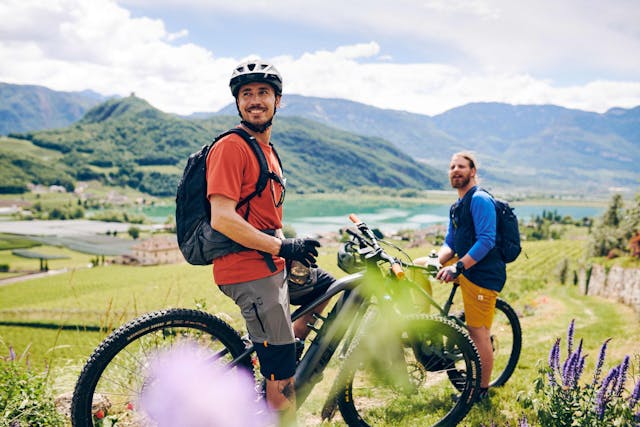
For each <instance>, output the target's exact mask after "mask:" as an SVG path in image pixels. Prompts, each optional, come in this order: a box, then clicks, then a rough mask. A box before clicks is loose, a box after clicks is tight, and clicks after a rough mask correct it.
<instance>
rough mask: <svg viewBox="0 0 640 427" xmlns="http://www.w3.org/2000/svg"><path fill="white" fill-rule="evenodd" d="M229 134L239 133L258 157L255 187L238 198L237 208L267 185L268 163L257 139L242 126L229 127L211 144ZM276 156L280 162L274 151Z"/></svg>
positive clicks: (258, 193)
mask: <svg viewBox="0 0 640 427" xmlns="http://www.w3.org/2000/svg"><path fill="white" fill-rule="evenodd" d="M230 134H236V135H239V136H240V137H242V139H244V141H245V142H246V143H247V144H248V145H249V147H251V151H253V154H254V155H255V156H256V159H258V165H259V166H260V175H259V177H258V182H256V188H255V190H253V192H252V193H251V194H249V195H248V196H247V197H245V198H244V199H242V200H240V202H238V205H237V206H236V208H239V207H241V206H243V205H245V204H247V203H249V201H250V200H251V199H253V198H254V197H255V196H258V195H260V194H261V193H262V191H263V190H264V189H265V188H266V187H267V181H268V180H269V164H268V163H267V159H266V157H265V156H264V153H263V152H262V148H260V144H259V143H258V141H256V139H255V138H254V137H253V136H251V135H249V133H248V132H247V131H246V130H244V129H242V128H233V129H229V130H228V131H226V132H224V133H222V134H220V135H218V136H217V137H216V138H215V139H214V140H213V142H212V143H211V145H213V144H215V143H216V142H217V141H218V140H220V139H222V138H223V137H225V136H227V135H230ZM276 157H277V158H278V162H280V157H278V154H277V153H276ZM247 213H248V211H247Z"/></svg>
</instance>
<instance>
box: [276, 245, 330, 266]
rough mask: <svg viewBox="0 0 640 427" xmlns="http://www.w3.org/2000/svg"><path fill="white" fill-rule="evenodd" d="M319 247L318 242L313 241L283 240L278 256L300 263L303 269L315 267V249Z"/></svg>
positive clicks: (316, 251)
mask: <svg viewBox="0 0 640 427" xmlns="http://www.w3.org/2000/svg"><path fill="white" fill-rule="evenodd" d="M319 246H320V242H318V241H317V240H315V239H308V238H305V239H300V238H289V239H283V240H282V245H281V246H280V252H278V256H281V257H282V258H284V259H287V260H296V261H300V262H301V263H302V265H304V266H305V267H317V266H318V265H317V264H316V257H317V256H318V250H317V249H316V248H317V247H319Z"/></svg>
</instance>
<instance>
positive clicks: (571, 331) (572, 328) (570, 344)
mask: <svg viewBox="0 0 640 427" xmlns="http://www.w3.org/2000/svg"><path fill="white" fill-rule="evenodd" d="M575 324H576V319H571V323H569V329H568V330H567V357H569V355H570V354H571V352H572V351H573V334H574V332H575Z"/></svg>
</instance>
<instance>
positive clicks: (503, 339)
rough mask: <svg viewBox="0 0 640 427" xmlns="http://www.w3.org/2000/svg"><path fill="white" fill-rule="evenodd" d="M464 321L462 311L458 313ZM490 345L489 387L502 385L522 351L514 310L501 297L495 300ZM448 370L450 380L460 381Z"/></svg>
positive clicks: (516, 315) (513, 369)
mask: <svg viewBox="0 0 640 427" xmlns="http://www.w3.org/2000/svg"><path fill="white" fill-rule="evenodd" d="M459 318H460V319H461V320H462V321H464V320H465V316H464V312H463V313H461V314H460V315H459ZM491 345H492V346H493V353H494V365H493V371H492V373H491V380H490V382H489V387H501V386H503V385H504V384H505V383H506V382H507V381H508V380H509V378H511V375H513V372H514V371H515V369H516V365H517V364H518V360H519V359H520V352H521V351H522V328H521V327H520V320H519V319H518V314H517V313H516V312H515V310H514V309H513V308H512V307H511V306H510V305H509V304H508V303H507V302H506V301H505V300H503V299H500V298H498V299H497V300H496V313H495V316H494V322H493V325H492V326H491ZM463 374H464V373H458V372H455V371H450V379H451V382H452V383H453V384H454V385H455V384H458V383H460V378H459V376H460V375H463Z"/></svg>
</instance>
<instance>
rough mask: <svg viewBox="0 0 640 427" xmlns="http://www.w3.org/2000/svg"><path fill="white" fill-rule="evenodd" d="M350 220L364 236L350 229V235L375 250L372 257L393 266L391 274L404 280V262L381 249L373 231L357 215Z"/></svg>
mask: <svg viewBox="0 0 640 427" xmlns="http://www.w3.org/2000/svg"><path fill="white" fill-rule="evenodd" d="M349 219H350V220H351V222H353V223H354V224H355V225H356V227H358V230H359V231H360V233H362V234H363V235H359V234H358V233H355V232H353V231H351V230H348V229H347V232H348V233H349V234H350V235H352V236H354V237H356V238H357V239H358V241H359V243H360V245H365V246H368V247H370V248H371V249H373V251H374V252H373V254H372V256H376V257H377V258H378V259H381V260H383V261H386V262H388V263H389V264H390V265H391V272H392V273H393V274H394V275H395V276H396V277H397V278H398V279H404V277H405V273H404V271H403V269H402V261H400V260H398V259H397V258H394V257H392V256H391V255H389V254H387V253H386V252H385V251H384V250H383V249H382V248H381V247H380V245H379V244H378V239H376V236H375V234H373V231H371V229H370V228H369V226H368V225H367V224H365V223H364V222H363V221H361V220H360V218H358V216H357V215H356V214H353V213H352V214H351V215H349Z"/></svg>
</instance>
